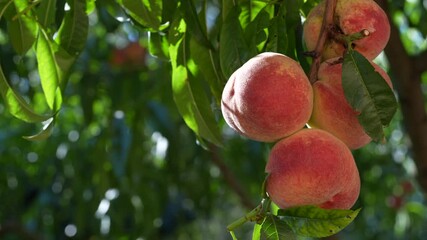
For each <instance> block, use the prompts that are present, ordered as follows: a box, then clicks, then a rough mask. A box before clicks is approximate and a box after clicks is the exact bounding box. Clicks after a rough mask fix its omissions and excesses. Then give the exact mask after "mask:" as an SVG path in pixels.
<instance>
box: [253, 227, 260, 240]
mask: <svg viewBox="0 0 427 240" xmlns="http://www.w3.org/2000/svg"><path fill="white" fill-rule="evenodd" d="M259 239H261V224H258V223H255V225H254V230H253V232H252V240H259Z"/></svg>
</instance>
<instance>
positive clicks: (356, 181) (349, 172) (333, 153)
mask: <svg viewBox="0 0 427 240" xmlns="http://www.w3.org/2000/svg"><path fill="white" fill-rule="evenodd" d="M266 172H267V173H268V174H269V175H268V177H267V182H266V190H267V193H268V195H269V196H270V198H271V200H272V201H273V202H274V203H275V204H277V205H278V206H279V207H280V208H289V207H295V206H304V205H315V206H319V207H321V208H325V209H350V208H351V207H352V206H353V205H354V203H355V202H356V200H357V198H358V197H359V192H360V177H359V171H358V169H357V166H356V164H355V161H354V158H353V155H352V153H351V151H350V149H349V148H348V147H347V146H346V145H345V144H344V143H343V142H342V141H340V140H339V139H338V138H336V137H334V136H333V135H332V134H330V133H328V132H326V131H323V130H320V129H302V130H300V131H298V132H296V133H295V134H293V135H291V136H289V137H287V138H284V139H282V140H280V141H279V142H277V143H276V144H275V145H274V147H273V148H272V150H271V153H270V157H269V161H268V163H267V166H266Z"/></svg>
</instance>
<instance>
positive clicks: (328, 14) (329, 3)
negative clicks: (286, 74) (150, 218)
mask: <svg viewBox="0 0 427 240" xmlns="http://www.w3.org/2000/svg"><path fill="white" fill-rule="evenodd" d="M325 1H326V2H325V12H324V13H323V21H322V27H321V28H320V34H319V38H318V39H317V44H316V48H315V49H314V51H313V52H312V56H313V62H312V64H311V69H310V82H311V83H314V82H316V81H317V72H318V70H319V66H320V61H321V59H322V52H323V48H324V46H325V43H326V40H327V39H328V33H329V29H330V28H331V27H332V26H333V24H334V12H335V7H336V5H337V0H325Z"/></svg>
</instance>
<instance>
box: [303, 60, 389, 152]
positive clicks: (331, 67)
mask: <svg viewBox="0 0 427 240" xmlns="http://www.w3.org/2000/svg"><path fill="white" fill-rule="evenodd" d="M337 60H338V58H334V59H330V60H328V61H325V62H323V63H322V64H320V68H319V72H318V80H317V81H316V82H315V83H314V84H313V94H314V102H313V114H312V115H311V118H310V120H309V122H308V124H309V125H310V127H313V128H320V129H323V130H326V131H328V132H330V133H332V134H333V135H335V136H336V137H338V138H339V139H341V140H342V141H343V142H344V143H345V144H347V146H348V147H349V148H350V149H357V148H360V147H362V146H364V145H366V144H368V143H369V142H370V141H371V138H370V137H369V136H368V135H367V134H366V133H365V130H364V129H363V127H362V126H361V125H360V123H359V120H358V119H357V116H358V114H359V113H358V112H356V111H355V110H353V109H352V107H351V106H350V104H349V103H348V102H347V100H346V98H345V95H344V90H343V88H342V83H341V82H342V80H341V76H342V74H341V72H342V64H341V63H336V61H337ZM372 65H373V66H374V68H375V70H376V71H377V72H378V73H379V74H381V76H382V77H383V78H384V79H385V80H386V81H387V83H388V84H389V86H390V87H391V81H390V77H389V76H388V75H387V73H386V72H385V71H384V70H383V69H381V67H380V66H378V65H376V64H375V63H372Z"/></svg>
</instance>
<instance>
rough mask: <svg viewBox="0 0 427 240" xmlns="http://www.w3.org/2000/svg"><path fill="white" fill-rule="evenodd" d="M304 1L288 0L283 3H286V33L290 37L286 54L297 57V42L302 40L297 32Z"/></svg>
mask: <svg viewBox="0 0 427 240" xmlns="http://www.w3.org/2000/svg"><path fill="white" fill-rule="evenodd" d="M302 2H303V1H301V0H287V1H283V3H282V4H285V5H286V15H285V18H286V20H285V21H286V35H287V39H288V47H287V51H286V52H285V53H284V54H285V55H286V56H288V57H290V58H293V59H297V53H296V45H297V44H296V43H297V42H299V41H301V35H302V33H300V34H299V35H298V34H297V32H298V29H297V27H298V26H301V16H300V8H301V4H302Z"/></svg>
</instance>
